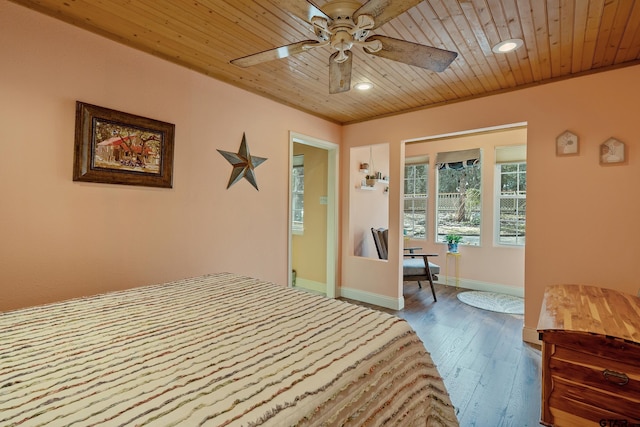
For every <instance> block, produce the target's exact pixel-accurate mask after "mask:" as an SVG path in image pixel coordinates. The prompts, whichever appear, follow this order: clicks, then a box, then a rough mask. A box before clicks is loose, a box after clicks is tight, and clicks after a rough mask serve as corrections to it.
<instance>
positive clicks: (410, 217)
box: [403, 163, 429, 239]
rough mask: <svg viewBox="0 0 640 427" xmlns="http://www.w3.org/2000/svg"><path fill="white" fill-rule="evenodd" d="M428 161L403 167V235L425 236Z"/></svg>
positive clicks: (415, 237) (421, 237)
mask: <svg viewBox="0 0 640 427" xmlns="http://www.w3.org/2000/svg"><path fill="white" fill-rule="evenodd" d="M428 176H429V164H428V163H415V164H408V165H405V167H404V215H403V231H404V235H405V236H407V237H410V238H412V239H426V238H427V206H428V199H429V194H428V188H429V186H428V183H429V181H428Z"/></svg>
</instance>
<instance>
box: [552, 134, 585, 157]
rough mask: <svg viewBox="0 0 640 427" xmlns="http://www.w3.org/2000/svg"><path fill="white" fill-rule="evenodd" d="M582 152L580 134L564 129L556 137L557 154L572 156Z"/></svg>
mask: <svg viewBox="0 0 640 427" xmlns="http://www.w3.org/2000/svg"><path fill="white" fill-rule="evenodd" d="M579 153H580V146H579V144H578V135H576V134H574V133H573V132H570V131H568V130H567V131H564V132H563V133H562V134H560V135H558V137H557V138H556V155H558V156H572V155H577V154H579Z"/></svg>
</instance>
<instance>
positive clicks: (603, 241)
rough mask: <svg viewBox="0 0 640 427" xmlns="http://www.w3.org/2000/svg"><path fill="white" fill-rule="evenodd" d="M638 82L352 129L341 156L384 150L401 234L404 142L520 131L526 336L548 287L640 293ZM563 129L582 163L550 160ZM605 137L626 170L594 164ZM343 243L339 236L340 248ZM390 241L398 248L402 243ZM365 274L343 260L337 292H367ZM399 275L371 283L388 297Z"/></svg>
mask: <svg viewBox="0 0 640 427" xmlns="http://www.w3.org/2000/svg"><path fill="white" fill-rule="evenodd" d="M638 81H640V66H633V67H627V68H622V69H617V70H612V71H609V72H604V73H599V74H593V75H587V76H583V77H580V78H575V79H571V80H565V81H560V82H556V83H551V84H546V85H541V86H537V87H532V88H528V89H523V90H519V91H514V92H509V93H504V94H500V95H495V96H491V97H485V98H480V99H476V100H471V101H467V102H461V103H456V104H450V105H446V106H442V107H438V108H431V109H425V110H421V111H416V112H412V113H408V114H403V115H399V116H393V117H388V118H383V119H379V120H373V121H369V122H366V123H358V124H353V125H349V126H346V127H345V129H344V133H343V145H342V153H343V155H344V156H345V159H348V155H349V149H350V147H352V146H357V145H358V144H359V143H360V141H389V142H390V147H391V153H390V154H391V159H392V160H391V161H392V168H391V185H390V194H389V197H390V203H391V207H392V208H391V210H390V218H389V221H390V226H391V227H394V228H395V229H396V230H399V227H400V218H401V216H400V213H401V212H400V211H401V207H400V206H401V205H400V187H399V185H400V184H399V181H398V178H399V177H400V176H401V175H400V173H401V171H400V170H399V167H398V168H397V169H394V167H393V164H394V157H395V158H400V157H401V156H402V155H403V151H404V149H403V144H402V143H401V142H402V141H406V140H413V139H416V138H421V137H427V136H431V135H441V134H447V133H452V132H459V131H468V130H473V129H480V128H487V127H493V126H501V125H505V124H511V123H522V122H526V123H527V129H528V130H527V156H528V158H527V162H528V166H527V167H528V173H527V175H528V176H527V180H528V193H527V208H528V210H527V246H526V253H525V298H526V307H525V310H526V313H525V332H526V330H528V331H529V332H531V331H533V330H534V329H535V327H536V325H537V320H538V314H539V310H540V305H541V301H542V295H543V292H544V287H545V286H546V285H550V284H554V283H586V284H594V285H598V286H603V287H607V288H612V289H617V290H620V291H623V292H627V293H632V294H634V295H635V294H636V293H637V291H638V288H639V287H640V285H639V281H638V277H639V276H640V264H639V263H638V262H637V260H636V258H637V255H638V253H639V251H638V248H637V242H638V241H640V221H638V214H637V212H638V209H640V190H638V183H639V182H640V157H639V156H640V154H639V153H640V150H638V146H639V142H638V141H639V140H638V138H639V136H638V135H639V132H638V118H637V115H638V105H637V100H638V99H640V85H639V84H638ZM567 129H570V130H572V131H573V132H574V133H577V134H578V135H579V137H580V144H581V148H580V155H579V156H574V157H556V155H555V139H556V137H557V136H558V135H559V134H561V133H562V132H564V131H565V130H567ZM611 136H614V137H616V138H618V139H620V140H622V141H624V142H626V143H627V153H628V155H629V161H628V162H627V163H626V164H625V165H621V166H609V167H603V166H601V165H600V164H599V159H598V152H599V145H600V144H601V143H602V142H603V141H605V140H606V139H608V138H609V137H611ZM348 163H349V162H348V161H345V162H344V163H343V164H348ZM343 176H347V171H345V170H343ZM343 188H344V185H343ZM344 201H345V199H344V194H343V202H344ZM342 218H343V221H346V218H348V212H345V211H343V213H342ZM347 236H348V230H345V231H344V232H343V241H344V239H346V238H347ZM396 239H397V245H398V246H399V245H400V244H401V242H400V240H401V236H399V235H397V236H396ZM391 249H392V250H393V248H391ZM366 268H367V266H366V265H364V264H362V263H358V264H356V263H353V262H350V261H349V259H348V258H347V257H346V256H344V255H343V266H342V277H343V286H350V287H356V288H359V289H364V288H365V287H369V286H372V285H371V284H370V283H365V282H364V281H359V280H358V277H359V276H360V275H361V274H368V272H367V270H366ZM397 271H398V267H397V265H396V264H394V262H391V260H390V262H389V264H388V266H387V271H385V272H382V273H381V274H380V275H378V276H377V277H373V278H372V277H368V279H369V280H376V281H378V282H384V283H386V284H387V287H388V288H389V289H393V288H394V287H395V284H393V283H389V280H390V278H393V277H394V276H395V275H396V274H397ZM396 289H397V293H396V295H400V292H401V289H400V288H396Z"/></svg>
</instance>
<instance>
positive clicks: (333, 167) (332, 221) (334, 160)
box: [287, 131, 340, 298]
mask: <svg viewBox="0 0 640 427" xmlns="http://www.w3.org/2000/svg"><path fill="white" fill-rule="evenodd" d="M294 143H297V144H302V145H309V146H311V147H315V148H320V149H322V150H326V151H327V159H328V166H327V266H326V268H327V284H326V285H327V290H326V295H327V297H329V298H335V297H336V281H337V272H338V271H337V265H338V171H339V168H338V154H339V148H340V146H339V145H338V144H335V143H333V142H329V141H324V140H321V139H318V138H314V137H311V136H308V135H303V134H300V133H297V132H293V131H291V132H289V174H288V176H289V183H288V189H289V209H288V212H287V218H288V222H287V223H288V227H287V228H288V236H289V238H288V245H287V251H288V256H287V272H288V273H287V276H288V278H289V279H288V281H287V282H288V286H289V287H292V286H293V283H292V277H291V271H292V260H291V258H292V239H293V234H292V232H291V226H292V224H291V222H292V220H293V218H292V216H291V206H292V197H291V178H292V170H293V144H294Z"/></svg>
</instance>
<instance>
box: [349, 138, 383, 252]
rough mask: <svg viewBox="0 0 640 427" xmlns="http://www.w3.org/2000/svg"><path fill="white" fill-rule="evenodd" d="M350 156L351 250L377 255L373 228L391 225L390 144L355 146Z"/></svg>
mask: <svg viewBox="0 0 640 427" xmlns="http://www.w3.org/2000/svg"><path fill="white" fill-rule="evenodd" d="M349 158H350V163H349V170H350V183H351V185H350V188H351V192H350V195H349V207H350V209H349V236H350V239H351V242H352V245H351V250H352V254H353V255H354V256H360V257H367V258H374V259H378V252H377V250H376V246H375V244H374V242H373V236H372V235H371V228H389V197H388V193H389V144H375V145H367V146H362V147H352V148H351V151H350V157H349Z"/></svg>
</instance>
